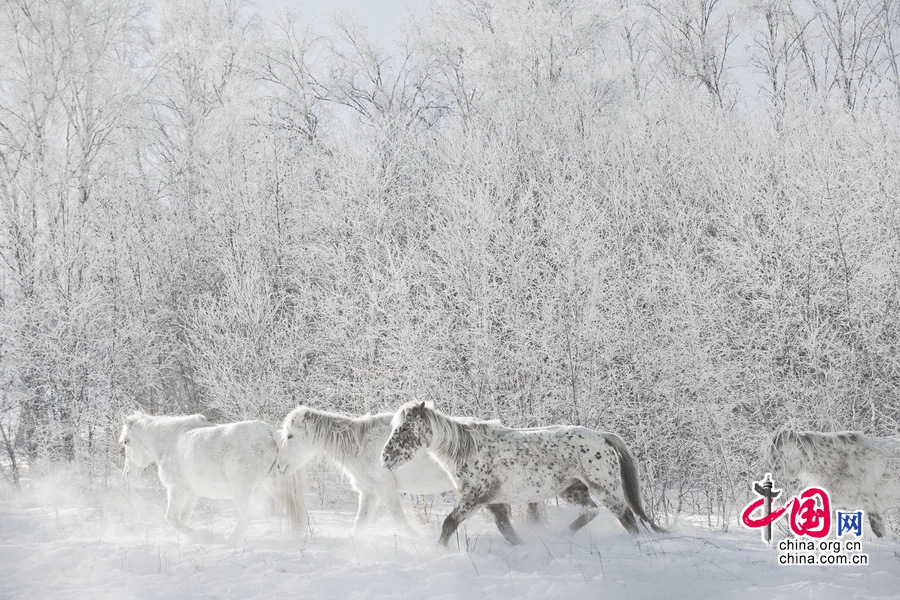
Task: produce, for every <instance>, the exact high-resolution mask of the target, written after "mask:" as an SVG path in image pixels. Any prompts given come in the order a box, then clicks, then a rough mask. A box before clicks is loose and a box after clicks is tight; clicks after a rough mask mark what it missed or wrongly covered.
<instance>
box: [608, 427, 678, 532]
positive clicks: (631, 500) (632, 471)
mask: <svg viewBox="0 0 900 600" xmlns="http://www.w3.org/2000/svg"><path fill="white" fill-rule="evenodd" d="M603 435H604V436H605V437H606V442H607V443H608V444H609V445H610V446H612V448H613V450H615V451H616V454H617V455H618V457H619V472H620V475H621V477H622V491H623V492H624V493H625V502H626V503H627V504H628V508H630V509H631V512H633V513H634V514H635V516H636V517H638V519H640V520H641V521H643V522H644V523H646V524H647V525H649V526H650V528H651V529H653V531H656V532H658V533H670V532H671V531H670V530H669V529H666V528H665V527H662V526H660V525H659V524H657V523H656V521H654V520H653V519H652V518H651V517H650V516H649V515H648V514H647V513H646V512H645V511H644V505H643V502H642V501H641V482H640V478H639V477H638V469H637V464H636V463H635V460H634V455H633V454H632V453H631V450H629V449H628V446H626V445H625V441H624V440H623V439H622V438H620V437H619V436H618V435H616V434H615V433H605V434H603Z"/></svg>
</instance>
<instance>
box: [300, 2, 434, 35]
mask: <svg viewBox="0 0 900 600" xmlns="http://www.w3.org/2000/svg"><path fill="white" fill-rule="evenodd" d="M292 3H293V4H295V5H296V6H298V7H299V8H300V10H301V11H303V14H304V15H306V17H307V18H315V19H316V20H317V21H319V20H322V19H324V18H326V15H327V14H328V12H329V11H332V10H335V9H349V10H350V11H353V12H355V13H356V14H358V15H359V18H360V19H361V20H362V21H363V22H364V23H365V24H366V25H368V26H369V27H370V28H371V30H372V33H374V34H375V35H377V36H378V38H379V39H380V40H381V41H382V42H390V41H391V40H392V37H393V32H394V30H395V27H396V23H397V20H398V19H400V18H402V17H404V16H406V15H407V14H408V12H409V11H408V9H407V7H413V8H423V7H425V6H426V5H427V3H428V0H293V2H292Z"/></svg>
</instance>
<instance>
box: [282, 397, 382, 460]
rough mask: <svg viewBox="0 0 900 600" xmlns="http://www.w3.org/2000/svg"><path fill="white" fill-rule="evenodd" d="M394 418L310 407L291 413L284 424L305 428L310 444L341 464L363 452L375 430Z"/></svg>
mask: <svg viewBox="0 0 900 600" xmlns="http://www.w3.org/2000/svg"><path fill="white" fill-rule="evenodd" d="M390 418H391V415H390V413H381V414H377V415H370V414H367V415H363V416H362V417H348V416H345V415H342V414H339V413H334V412H328V411H325V410H318V409H315V408H310V407H309V406H298V407H297V408H295V409H294V410H292V411H291V412H290V413H288V415H287V417H285V420H284V423H285V425H286V426H288V427H289V428H290V427H301V426H302V427H304V429H305V430H306V432H307V434H308V436H309V441H310V443H311V444H312V445H313V446H314V448H315V449H316V450H317V451H319V452H321V453H323V454H325V455H326V456H328V457H329V458H332V459H334V460H337V461H338V462H344V461H346V460H347V459H349V458H351V457H353V456H356V455H357V454H358V453H359V451H360V448H361V447H362V443H363V440H364V439H365V437H366V435H367V434H368V433H369V431H371V430H372V428H373V427H375V426H376V425H387V424H388V423H389V422H390Z"/></svg>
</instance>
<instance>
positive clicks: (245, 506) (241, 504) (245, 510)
mask: <svg viewBox="0 0 900 600" xmlns="http://www.w3.org/2000/svg"><path fill="white" fill-rule="evenodd" d="M234 505H235V506H236V507H237V514H238V518H237V523H236V524H235V526H234V531H233V532H232V534H231V543H232V544H237V543H238V542H240V541H241V540H242V539H243V538H244V531H246V530H247V526H248V525H249V524H250V494H249V493H246V492H241V493H238V494H235V496H234Z"/></svg>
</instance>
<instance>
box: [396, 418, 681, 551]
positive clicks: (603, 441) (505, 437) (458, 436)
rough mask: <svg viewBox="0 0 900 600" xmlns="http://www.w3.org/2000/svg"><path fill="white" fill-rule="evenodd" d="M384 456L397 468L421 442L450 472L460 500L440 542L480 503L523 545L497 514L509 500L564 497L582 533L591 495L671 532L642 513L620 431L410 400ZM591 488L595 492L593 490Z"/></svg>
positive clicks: (634, 526) (628, 525)
mask: <svg viewBox="0 0 900 600" xmlns="http://www.w3.org/2000/svg"><path fill="white" fill-rule="evenodd" d="M391 425H392V430H391V435H390V437H389V438H388V440H387V443H386V444H385V446H384V448H383V450H382V452H381V462H382V464H383V465H384V466H385V467H386V468H387V469H389V470H391V471H393V470H395V469H397V468H399V467H400V466H401V465H403V464H404V463H405V462H406V461H408V460H410V459H411V458H412V457H413V456H415V455H416V454H417V452H418V451H419V450H420V449H421V448H423V447H424V448H427V450H428V451H429V453H430V454H431V455H432V457H433V458H434V459H435V460H437V462H438V463H440V464H441V466H442V467H444V469H445V470H446V471H447V472H448V473H449V474H450V477H451V479H452V480H453V483H454V485H455V486H456V488H457V490H458V491H459V494H460V496H459V499H458V501H457V503H456V506H454V508H453V510H452V511H451V512H450V514H449V515H447V517H446V519H445V520H444V523H443V526H442V529H441V536H440V539H439V543H440V544H441V545H443V546H446V545H447V542H448V540H449V539H450V536H451V535H453V533H454V532H455V531H456V529H457V527H458V526H459V525H460V523H462V522H463V521H465V519H466V518H467V517H468V516H469V515H471V514H472V511H473V510H474V509H475V508H477V507H478V506H481V505H487V507H488V508H489V509H490V510H491V511H492V512H494V515H495V518H496V521H497V526H498V528H499V529H500V532H501V533H502V534H503V536H504V537H505V538H506V539H507V541H509V542H510V543H511V544H520V543H522V540H521V538H520V537H519V536H518V534H517V533H516V532H515V530H514V529H513V528H512V525H511V524H510V523H509V519H508V518H506V519H504V518H502V517H503V515H499V516H498V514H497V510H498V509H492V508H491V507H497V506H505V505H509V504H510V503H528V502H539V501H542V500H546V499H549V498H553V497H554V496H559V497H561V498H563V499H565V500H567V501H568V502H571V503H573V504H576V505H578V506H580V507H581V514H580V515H579V516H578V518H577V519H575V521H573V522H572V524H571V525H570V526H569V530H570V531H571V532H573V533H574V532H575V531H578V530H579V529H581V528H582V527H584V526H585V525H586V524H587V523H589V522H590V521H591V520H592V519H593V518H594V517H595V516H597V514H598V512H599V508H598V507H597V505H596V504H595V503H594V502H593V500H592V499H591V495H594V496H595V497H596V498H597V499H599V501H600V503H601V504H602V505H603V506H605V507H606V508H607V509H609V510H610V511H611V512H612V513H613V514H615V515H616V517H618V519H619V522H620V523H621V524H622V526H623V527H625V529H626V530H627V531H629V532H630V533H632V534H635V533H638V532H639V531H640V529H639V528H638V523H640V524H642V525H643V526H644V527H649V528H650V529H652V530H654V531H657V532H666V531H667V530H666V529H664V528H663V527H660V526H659V525H658V524H657V523H656V522H655V521H654V520H653V519H652V518H650V516H648V515H647V513H646V512H645V511H644V508H643V506H642V502H641V493H640V484H639V479H638V471H637V467H636V465H635V460H634V457H633V456H632V454H631V452H630V451H629V450H628V447H627V446H626V445H625V442H624V441H622V438H620V437H619V436H618V435H616V434H614V433H601V432H598V431H593V430H591V429H587V428H585V427H574V426H553V427H536V428H531V429H511V428H509V427H504V426H503V425H501V424H500V423H499V422H497V421H481V420H476V419H470V418H459V417H451V416H448V415H445V414H443V413H442V412H440V411H438V410H436V409H435V408H434V406H433V405H431V404H430V403H425V402H422V403H418V402H410V403H407V404H404V405H403V406H402V407H400V409H399V410H398V411H397V412H396V413H395V415H394V418H393V420H392V422H391ZM588 490H589V491H590V493H589V492H588Z"/></svg>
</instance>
